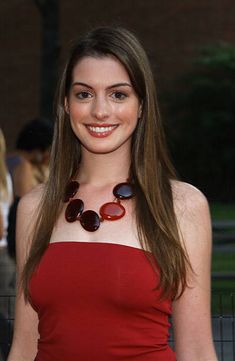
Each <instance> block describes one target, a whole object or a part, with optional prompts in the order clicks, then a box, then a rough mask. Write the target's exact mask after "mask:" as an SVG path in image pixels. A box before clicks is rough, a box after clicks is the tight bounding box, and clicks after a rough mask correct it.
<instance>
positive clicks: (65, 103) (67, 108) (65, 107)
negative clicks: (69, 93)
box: [64, 97, 69, 114]
mask: <svg viewBox="0 0 235 361" xmlns="http://www.w3.org/2000/svg"><path fill="white" fill-rule="evenodd" d="M64 109H65V111H66V113H67V114H69V103H68V98H67V97H65V99H64Z"/></svg>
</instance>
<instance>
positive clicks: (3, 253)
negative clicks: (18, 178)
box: [0, 128, 14, 292]
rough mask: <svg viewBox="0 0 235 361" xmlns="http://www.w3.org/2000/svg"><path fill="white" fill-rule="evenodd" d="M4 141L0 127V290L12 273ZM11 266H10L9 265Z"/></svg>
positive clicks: (9, 190)
mask: <svg viewBox="0 0 235 361" xmlns="http://www.w3.org/2000/svg"><path fill="white" fill-rule="evenodd" d="M5 155H6V143H5V138H4V135H3V132H2V130H1V128H0V267H1V272H0V291H1V292H7V291H8V290H9V287H10V281H11V279H12V275H13V273H14V266H13V265H11V261H10V260H9V257H8V254H7V247H6V246H7V227H8V213H9V209H10V206H11V204H12V200H13V195H12V182H11V177H10V174H9V173H8V171H7V167H6V163H5ZM11 266H12V267H11Z"/></svg>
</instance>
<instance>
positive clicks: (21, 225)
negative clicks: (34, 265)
mask: <svg viewBox="0 0 235 361" xmlns="http://www.w3.org/2000/svg"><path fill="white" fill-rule="evenodd" d="M40 193H41V192H40V191H39V190H38V189H35V190H33V191H32V192H30V193H29V194H27V195H26V196H24V197H23V198H22V199H21V200H20V203H19V206H18V209H17V226H16V255H17V273H18V281H19V277H20V275H21V273H22V269H23V266H24V264H25V261H26V258H27V253H28V250H29V246H30V238H29V237H30V232H31V230H32V225H33V221H34V220H35V209H36V207H37V204H38V200H39V198H40V197H39V195H40ZM37 326H38V317H37V313H36V312H35V311H34V309H33V308H32V307H31V305H30V304H29V303H27V304H26V303H25V300H24V296H23V292H22V290H21V289H20V287H19V285H18V291H17V297H16V307H15V322H14V336H13V342H12V347H11V350H10V354H9V357H8V361H33V360H34V359H35V356H36V353H37V340H38V330H37Z"/></svg>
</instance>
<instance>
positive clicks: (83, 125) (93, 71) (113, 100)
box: [65, 56, 141, 154]
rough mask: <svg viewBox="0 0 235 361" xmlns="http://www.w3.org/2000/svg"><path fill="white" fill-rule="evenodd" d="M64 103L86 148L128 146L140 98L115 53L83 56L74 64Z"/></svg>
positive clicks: (101, 149) (104, 150) (98, 150)
mask: <svg viewBox="0 0 235 361" xmlns="http://www.w3.org/2000/svg"><path fill="white" fill-rule="evenodd" d="M65 107H66V111H67V112H68V113H69V115H70V121H71V126H72V129H73V131H74V133H75V134H76V136H77V137H78V138H79V140H80V142H81V145H82V147H83V148H84V149H86V150H87V151H89V152H92V153H99V154H102V153H103V154H105V153H110V152H113V151H115V150H117V149H120V148H123V149H126V150H127V151H129V150H130V145H131V136H132V134H133V132H134V130H135V127H136V124H137V120H138V117H139V116H140V112H141V109H140V102H139V99H138V97H137V95H136V93H135V90H134V88H133V87H132V84H131V81H130V78H129V75H128V73H127V71H126V69H125V68H124V66H123V65H122V64H121V63H120V62H119V61H118V60H117V59H116V58H115V57H112V56H106V57H102V58H94V57H84V58H82V59H81V60H80V61H79V62H78V63H77V65H76V66H75V67H74V70H73V76H72V84H71V88H70V92H69V96H68V98H66V100H65Z"/></svg>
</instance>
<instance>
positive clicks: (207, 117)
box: [170, 43, 235, 202]
mask: <svg viewBox="0 0 235 361" xmlns="http://www.w3.org/2000/svg"><path fill="white" fill-rule="evenodd" d="M194 63H195V67H194V69H193V71H192V72H191V73H190V74H187V76H185V77H184V78H183V79H182V86H181V87H180V89H178V93H177V94H176V95H175V96H174V97H173V98H171V110H170V118H171V121H170V124H171V128H172V129H173V131H172V141H171V143H172V154H173V157H174V159H175V162H176V165H177V168H178V169H179V170H180V174H181V175H182V176H183V178H184V179H186V180H188V181H190V182H192V183H194V184H195V185H197V186H199V187H200V188H201V189H202V190H203V191H204V192H205V193H206V194H207V195H208V196H209V198H211V199H214V200H222V201H223V200H227V201H230V202H231V201H234V200H235V189H234V186H233V179H234V177H235V167H234V159H235V146H234V134H235V46H234V45H233V44H224V43H222V44H216V45H210V46H207V47H205V48H203V49H202V51H201V54H200V56H199V58H197V59H196V60H195V62H194Z"/></svg>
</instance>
